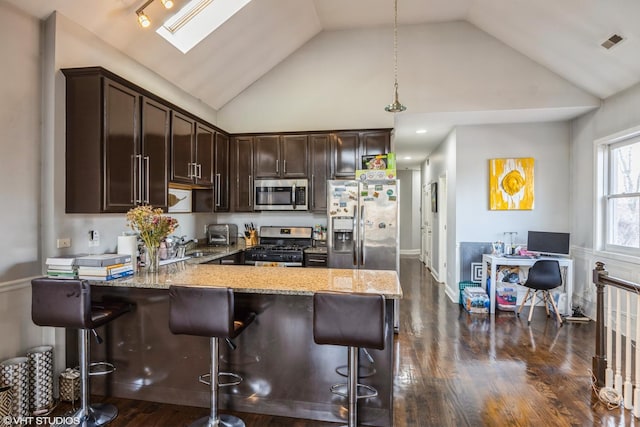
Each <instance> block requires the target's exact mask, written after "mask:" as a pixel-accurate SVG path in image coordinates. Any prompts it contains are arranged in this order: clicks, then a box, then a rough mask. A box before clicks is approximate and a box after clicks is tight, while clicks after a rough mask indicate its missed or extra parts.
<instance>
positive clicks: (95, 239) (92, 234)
mask: <svg viewBox="0 0 640 427" xmlns="http://www.w3.org/2000/svg"><path fill="white" fill-rule="evenodd" d="M93 246H100V234H99V233H98V230H89V247H93Z"/></svg>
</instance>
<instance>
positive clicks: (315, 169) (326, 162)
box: [309, 134, 331, 212]
mask: <svg viewBox="0 0 640 427" xmlns="http://www.w3.org/2000/svg"><path fill="white" fill-rule="evenodd" d="M330 152H331V135H330V134H311V135H309V180H310V182H309V187H310V190H311V191H310V193H309V194H310V196H309V210H311V211H316V212H326V210H327V179H329V178H330V177H331V168H330V164H331V162H330Z"/></svg>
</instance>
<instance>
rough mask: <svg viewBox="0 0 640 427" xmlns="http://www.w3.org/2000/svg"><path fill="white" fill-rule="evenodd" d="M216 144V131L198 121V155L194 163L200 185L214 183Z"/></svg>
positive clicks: (196, 180)
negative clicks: (214, 152)
mask: <svg viewBox="0 0 640 427" xmlns="http://www.w3.org/2000/svg"><path fill="white" fill-rule="evenodd" d="M214 145H215V131H214V130H213V129H211V128H209V127H207V126H205V125H203V124H200V123H196V150H195V152H196V157H195V159H194V163H195V164H196V169H195V183H196V184H199V185H205V186H212V185H213V151H214Z"/></svg>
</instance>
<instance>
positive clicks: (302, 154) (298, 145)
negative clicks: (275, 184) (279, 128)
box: [280, 135, 307, 178]
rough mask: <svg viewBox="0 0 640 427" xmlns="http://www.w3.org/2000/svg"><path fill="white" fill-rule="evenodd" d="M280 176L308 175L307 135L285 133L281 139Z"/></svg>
mask: <svg viewBox="0 0 640 427" xmlns="http://www.w3.org/2000/svg"><path fill="white" fill-rule="evenodd" d="M280 157H281V159H280V167H281V170H280V172H281V173H280V176H282V177H283V178H306V177H307V135H283V136H282V137H281V140H280Z"/></svg>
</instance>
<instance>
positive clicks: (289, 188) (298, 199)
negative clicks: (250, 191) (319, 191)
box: [253, 179, 309, 211]
mask: <svg viewBox="0 0 640 427" xmlns="http://www.w3.org/2000/svg"><path fill="white" fill-rule="evenodd" d="M308 188H309V182H308V180H306V179H256V180H255V181H254V196H255V197H254V199H253V200H254V205H253V209H254V210H256V211H293V210H299V211H306V210H308V209H309V206H308V197H309V191H308Z"/></svg>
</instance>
